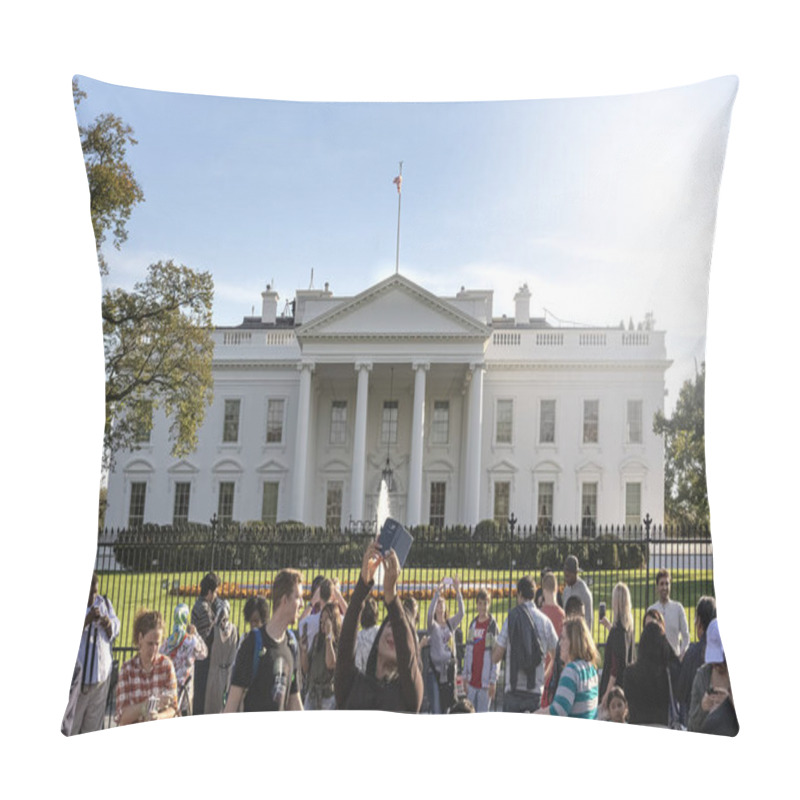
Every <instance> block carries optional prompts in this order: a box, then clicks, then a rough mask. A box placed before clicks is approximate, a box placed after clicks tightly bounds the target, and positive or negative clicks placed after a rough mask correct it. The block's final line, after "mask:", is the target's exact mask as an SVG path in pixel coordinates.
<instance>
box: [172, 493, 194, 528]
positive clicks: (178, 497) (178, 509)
mask: <svg viewBox="0 0 800 800" xmlns="http://www.w3.org/2000/svg"><path fill="white" fill-rule="evenodd" d="M191 491H192V484H191V483H176V484H175V503H174V504H173V506H172V524H173V525H185V524H186V523H187V522H188V521H189V495H190V494H191Z"/></svg>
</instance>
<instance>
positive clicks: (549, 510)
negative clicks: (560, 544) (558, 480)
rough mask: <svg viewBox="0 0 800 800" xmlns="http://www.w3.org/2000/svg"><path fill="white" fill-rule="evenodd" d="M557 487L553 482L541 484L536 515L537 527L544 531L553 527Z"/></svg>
mask: <svg viewBox="0 0 800 800" xmlns="http://www.w3.org/2000/svg"><path fill="white" fill-rule="evenodd" d="M554 489H555V485H554V484H553V483H552V482H551V481H542V482H540V483H539V498H538V504H537V505H538V507H537V515H536V525H537V526H538V527H539V528H540V529H541V530H543V531H549V530H551V529H552V527H553V495H554V494H555V492H554Z"/></svg>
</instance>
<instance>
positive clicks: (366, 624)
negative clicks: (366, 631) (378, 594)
mask: <svg viewBox="0 0 800 800" xmlns="http://www.w3.org/2000/svg"><path fill="white" fill-rule="evenodd" d="M377 624H378V603H377V601H376V600H375V598H374V597H372V595H370V596H369V597H367V601H366V602H365V603H364V608H363V609H362V610H361V627H362V628H374V627H375V626H376V625H377Z"/></svg>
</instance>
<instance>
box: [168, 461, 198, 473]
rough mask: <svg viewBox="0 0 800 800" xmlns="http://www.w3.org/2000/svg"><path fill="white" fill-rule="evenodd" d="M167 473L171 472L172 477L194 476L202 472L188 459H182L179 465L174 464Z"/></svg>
mask: <svg viewBox="0 0 800 800" xmlns="http://www.w3.org/2000/svg"><path fill="white" fill-rule="evenodd" d="M167 472H169V473H170V475H194V474H196V473H198V472H200V470H199V469H198V468H197V467H196V466H194V464H192V463H191V462H189V461H187V460H186V459H181V460H180V461H178V463H177V464H173V465H172V466H171V467H170V468H169V469H168V470H167Z"/></svg>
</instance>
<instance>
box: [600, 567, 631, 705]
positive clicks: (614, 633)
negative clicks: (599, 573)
mask: <svg viewBox="0 0 800 800" xmlns="http://www.w3.org/2000/svg"><path fill="white" fill-rule="evenodd" d="M611 614H612V616H613V618H614V624H613V625H612V624H611V623H610V622H609V620H608V617H604V618H603V619H601V620H600V624H601V625H603V626H604V627H605V628H606V630H608V632H609V633H608V639H607V640H606V646H605V652H604V654H603V671H602V675H601V678H600V689H599V691H600V706H601V709H602V711H603V712H607V711H608V693H609V692H610V691H611V689H612V688H613V687H614V686H623V685H624V681H625V670H626V669H627V667H628V666H629V665H630V664H632V663H633V660H634V640H633V614H632V613H631V593H630V590H629V589H628V587H627V585H626V584H624V583H618V584H617V585H616V586H615V587H614V589H613V591H612V592H611Z"/></svg>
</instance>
